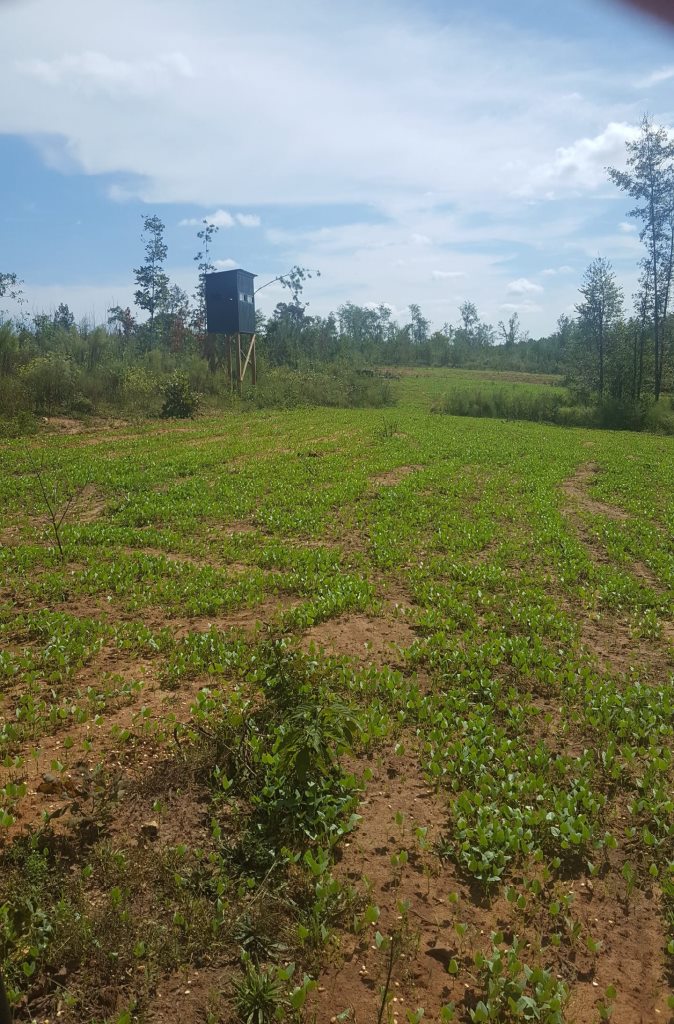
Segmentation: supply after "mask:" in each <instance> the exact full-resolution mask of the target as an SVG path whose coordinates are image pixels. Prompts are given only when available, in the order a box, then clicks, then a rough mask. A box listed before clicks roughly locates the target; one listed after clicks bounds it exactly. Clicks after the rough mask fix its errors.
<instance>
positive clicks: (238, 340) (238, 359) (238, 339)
mask: <svg viewBox="0 0 674 1024" xmlns="http://www.w3.org/2000/svg"><path fill="white" fill-rule="evenodd" d="M236 390H237V391H238V392H239V394H241V335H240V334H237V336H236Z"/></svg>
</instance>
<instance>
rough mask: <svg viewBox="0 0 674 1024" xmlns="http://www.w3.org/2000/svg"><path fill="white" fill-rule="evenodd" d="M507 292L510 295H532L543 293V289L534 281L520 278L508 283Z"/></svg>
mask: <svg viewBox="0 0 674 1024" xmlns="http://www.w3.org/2000/svg"><path fill="white" fill-rule="evenodd" d="M506 291H507V292H508V294H509V295H532V294H535V293H537V292H542V291H543V287H542V285H540V284H536V283H535V282H534V281H530V280H529V278H528V277H518V278H517V280H516V281H509V282H508V284H507V285H506Z"/></svg>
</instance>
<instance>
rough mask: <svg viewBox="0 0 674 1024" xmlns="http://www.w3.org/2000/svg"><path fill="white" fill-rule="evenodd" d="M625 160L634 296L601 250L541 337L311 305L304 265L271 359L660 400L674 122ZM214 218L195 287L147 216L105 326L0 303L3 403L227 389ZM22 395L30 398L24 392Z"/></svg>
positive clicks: (92, 401) (667, 377)
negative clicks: (472, 374)
mask: <svg viewBox="0 0 674 1024" xmlns="http://www.w3.org/2000/svg"><path fill="white" fill-rule="evenodd" d="M626 146H627V160H626V169H625V170H618V169H616V168H607V174H608V177H609V179H610V180H611V181H612V182H613V183H614V184H615V185H616V186H617V187H618V188H619V189H620V190H621V191H622V192H624V193H625V194H626V195H627V196H629V197H630V199H631V200H632V201H633V202H634V206H633V208H632V209H631V210H630V211H629V216H631V217H633V218H634V219H635V220H636V221H637V223H638V225H639V237H640V239H641V242H642V244H643V250H644V251H643V256H642V258H641V260H640V264H639V265H640V280H639V288H638V291H637V293H636V295H634V296H633V297H632V303H631V308H630V310H629V312H628V311H627V303H626V300H625V296H624V294H623V290H622V288H621V287H620V284H619V283H618V281H617V279H616V275H615V273H614V271H613V268H612V265H611V263H610V260H609V259H608V258H606V257H605V256H598V257H597V258H596V259H594V260H592V262H591V263H590V265H589V266H588V268H587V270H586V271H585V275H584V277H583V280H582V282H581V285H580V289H579V299H578V302H577V305H576V307H575V311H574V312H575V315H574V316H572V317H570V316H567V315H564V316H561V317H560V318H559V320H558V322H557V327H556V330H555V331H554V332H553V333H552V334H551V335H550V336H548V337H544V338H538V339H532V338H530V337H529V336H528V333H527V332H526V331H525V330H523V328H522V326H521V324H520V321H519V317H518V314H517V313H516V312H514V313H512V314H511V315H510V317H509V318H508V320H507V321H500V322H499V323H498V325H497V326H496V327H494V326H493V325H491V324H489V323H487V322H486V321H485V320H484V319H483V318H482V317H481V315H480V313H479V312H478V309H477V308H476V306H475V304H474V303H473V302H471V301H468V300H466V301H464V302H462V303H461V305H460V307H459V310H458V314H459V315H458V320H457V322H456V323H454V324H450V323H446V324H444V325H443V326H442V328H441V329H439V330H432V329H431V324H430V321H429V320H428V319H427V318H426V317H425V316H424V315H423V312H422V310H421V308H420V306H419V305H418V304H411V305H410V306H409V307H408V310H407V315H406V316H405V317H404V318H402V322H399V321H398V320H396V318H394V316H393V314H392V311H391V309H390V308H389V307H388V306H387V305H384V304H381V305H378V306H376V307H372V306H360V305H356V304H354V303H352V302H345V303H343V304H342V305H340V306H339V307H338V308H337V310H335V311H334V312H332V313H329V314H328V315H327V316H320V315H314V314H312V313H311V312H310V310H309V306H308V304H307V302H306V301H305V300H304V287H305V284H306V282H307V280H308V279H309V278H310V277H311V276H312V274H314V273H317V272H316V271H310V270H308V269H307V268H304V267H300V266H296V267H293V268H291V270H290V271H288V272H287V273H286V274H283V275H280V276H279V278H277V280H279V281H280V283H281V284H282V286H283V287H284V288H285V289H286V290H287V292H288V295H287V300H286V301H282V302H279V303H277V305H276V307H275V308H274V310H273V312H272V313H271V315H270V316H268V317H264V316H263V315H262V314H261V313H259V312H258V314H257V333H258V351H259V353H260V357H261V359H262V361H263V364H264V363H265V362H266V364H267V366H269V367H290V368H294V369H303V368H306V367H307V366H311V365H313V366H316V365H319V364H326V363H334V362H336V361H341V362H348V363H350V364H352V365H356V366H358V365H368V364H369V365H380V366H404V365H407V366H447V367H467V368H471V367H474V368H492V369H496V370H520V371H522V370H528V371H533V372H546V373H560V374H564V375H565V376H566V378H567V381H568V383H569V384H570V385H571V386H572V387H573V388H574V389H575V390H576V391H578V392H582V393H583V394H584V395H585V396H589V397H590V398H591V399H592V400H593V401H597V402H602V401H604V400H606V399H611V400H619V401H621V402H632V403H635V402H644V401H657V400H658V399H659V398H660V395H661V393H662V391H663V389H665V390H666V389H667V388H669V387H671V376H672V365H671V364H672V333H673V326H674V324H673V316H672V312H671V303H670V295H671V286H672V273H673V270H674V144H673V142H672V139H671V137H670V132H669V130H668V129H666V128H665V127H663V126H659V125H656V124H655V123H654V122H653V121H652V119H651V118H650V117H648V116H645V117H644V118H643V120H642V123H641V128H640V132H639V135H638V137H637V138H636V139H634V140H632V141H628V142H627V144H626ZM217 230H218V228H217V226H216V225H214V224H212V223H210V222H208V221H207V220H204V221H203V222H202V224H201V226H200V228H199V230H198V232H197V243H198V244H197V252H196V254H195V256H194V262H195V264H196V268H195V269H196V282H195V288H194V292H193V294H192V295H191V296H190V295H188V293H187V292H186V291H185V290H184V289H182V288H181V287H179V286H178V285H177V284H175V283H172V282H171V281H170V278H169V276H168V273H167V271H166V260H167V256H168V249H167V245H166V242H165V238H164V232H165V227H164V224H163V222H162V220H161V219H160V218H159V217H158V216H157V215H152V216H146V217H144V218H143V233H142V241H143V260H142V262H141V264H140V266H138V267H136V268H135V269H134V271H133V274H134V282H135V292H134V304H135V308H134V309H133V310H132V309H131V308H129V307H127V308H122V307H120V306H114V307H112V308H111V309H109V310H108V313H107V320H106V323H105V324H104V325H98V326H96V325H92V324H89V323H88V322H86V321H83V322H81V323H80V324H76V322H75V317H74V316H73V314H72V312H71V311H70V309H69V308H68V306H67V304H65V303H61V304H60V305H59V306H58V307H57V308H56V310H55V311H54V312H53V313H51V314H46V313H43V314H39V315H36V316H34V317H33V318H32V320H28V319H27V318H26V317H22V316H19V317H16V318H14V319H9V318H6V319H4V320H2V317H1V316H0V407H2V408H3V409H4V411H5V412H7V411H9V412H11V410H12V409H14V410H16V408H18V407H19V406H20V405H21V402H22V400H23V399H22V397H21V396H24V398H25V396H26V395H27V396H28V398H27V399H26V400H27V401H28V402H29V404H30V403H31V402H32V405H33V411H36V412H37V411H44V410H51V409H53V408H54V407H56V406H58V405H59V403H61V404H63V403H64V402H65V403H66V404H67V403H68V402H70V403H71V405H73V404H74V405H77V403H79V405H80V408H81V409H82V411H86V410H87V409H88V408H89V407H90V406H91V407H95V406H96V405H97V403H98V400H99V399H100V397H101V396H102V395H105V396H107V397H108V398H109V399H111V400H113V401H114V400H115V396H117V397H118V398H120V401H121V397H120V396H122V395H123V394H124V393H126V394H127V396H128V395H129V394H140V396H141V398H140V399H139V401H140V404H142V402H143V400H144V399H143V395H144V394H145V392H147V393H148V394H149V393H150V392H151V390H152V388H153V387H155V386H156V384H157V380H159V379H160V378H161V377H162V375H166V374H167V373H171V372H174V371H176V370H180V369H182V370H183V371H184V372H186V373H187V374H188V376H189V377H190V379H191V381H192V383H193V386H194V387H196V388H198V389H200V390H202V391H206V392H209V391H210V392H212V393H217V391H218V389H219V388H222V387H223V386H224V384H225V383H226V382H223V380H222V376H223V368H224V363H225V358H224V352H225V349H224V346H223V345H222V343H221V342H222V339H219V338H218V337H217V336H213V335H209V334H208V333H207V332H206V309H205V298H204V281H205V275H206V274H207V273H210V272H212V271H214V270H215V269H216V267H215V265H214V263H213V259H212V248H213V241H214V237H215V234H216V232H217ZM21 286H22V282H21V281H20V280H19V279H18V277H17V275H16V274H15V273H9V272H7V273H0V301H1V300H2V297H3V296H4V297H8V298H11V299H13V300H15V301H17V300H18V301H21V299H22V287H21ZM24 404H25V403H24Z"/></svg>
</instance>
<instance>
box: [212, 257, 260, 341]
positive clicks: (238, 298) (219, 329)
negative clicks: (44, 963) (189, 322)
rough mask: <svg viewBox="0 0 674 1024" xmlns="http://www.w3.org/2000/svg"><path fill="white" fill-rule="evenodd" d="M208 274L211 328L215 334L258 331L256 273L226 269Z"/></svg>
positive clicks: (253, 332) (252, 332)
mask: <svg viewBox="0 0 674 1024" xmlns="http://www.w3.org/2000/svg"><path fill="white" fill-rule="evenodd" d="M205 276H206V322H207V330H208V331H209V332H210V333H213V334H255V295H254V285H253V282H254V280H255V274H250V273H249V272H248V271H247V270H222V271H220V272H219V273H216V274H206V275H205Z"/></svg>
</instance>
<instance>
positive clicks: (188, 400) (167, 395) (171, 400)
mask: <svg viewBox="0 0 674 1024" xmlns="http://www.w3.org/2000/svg"><path fill="white" fill-rule="evenodd" d="M162 390H163V394H164V404H163V405H162V407H161V414H162V416H164V417H166V418H172V419H180V420H185V419H191V417H192V416H194V414H195V413H196V411H197V409H198V407H199V396H198V395H197V393H196V392H195V391H193V390H192V385H191V384H190V382H189V379H188V377H187V374H186V373H181V372H180V371H176V373H174V374H173V375H172V376H171V377H169V379H168V381H167V382H166V384H165V385H164V387H163V389H162Z"/></svg>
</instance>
